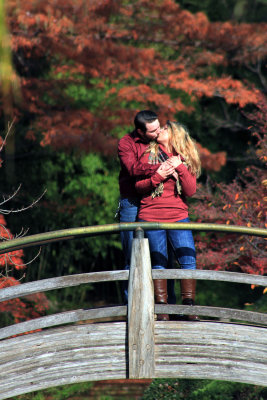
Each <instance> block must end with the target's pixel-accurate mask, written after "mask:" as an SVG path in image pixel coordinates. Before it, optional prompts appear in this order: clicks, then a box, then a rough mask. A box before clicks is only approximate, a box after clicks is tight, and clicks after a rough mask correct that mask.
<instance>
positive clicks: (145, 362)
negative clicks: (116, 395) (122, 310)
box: [128, 239, 155, 378]
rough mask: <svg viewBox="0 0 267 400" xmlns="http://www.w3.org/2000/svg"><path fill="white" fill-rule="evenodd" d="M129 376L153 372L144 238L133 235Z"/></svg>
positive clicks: (151, 310)
mask: <svg viewBox="0 0 267 400" xmlns="http://www.w3.org/2000/svg"><path fill="white" fill-rule="evenodd" d="M128 343H129V377H130V378H152V377H153V376H154V368H155V359H154V289H153V281H152V275H151V261H150V253H149V246H148V239H134V240H133V244H132V257H131V267H130V275H129V285H128Z"/></svg>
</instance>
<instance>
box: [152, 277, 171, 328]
mask: <svg viewBox="0 0 267 400" xmlns="http://www.w3.org/2000/svg"><path fill="white" fill-rule="evenodd" d="M154 295H155V303H156V304H168V303H167V300H168V294H167V280H166V279H154ZM157 321H169V315H168V314H158V315H157Z"/></svg>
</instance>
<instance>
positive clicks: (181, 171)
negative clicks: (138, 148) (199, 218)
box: [135, 148, 196, 222]
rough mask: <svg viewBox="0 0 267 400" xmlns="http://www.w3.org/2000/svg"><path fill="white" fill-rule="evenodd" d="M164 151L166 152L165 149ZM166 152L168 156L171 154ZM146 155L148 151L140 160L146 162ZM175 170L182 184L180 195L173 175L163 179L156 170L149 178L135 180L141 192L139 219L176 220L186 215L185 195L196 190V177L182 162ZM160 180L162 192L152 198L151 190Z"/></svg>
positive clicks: (189, 194) (152, 220) (149, 220)
mask: <svg viewBox="0 0 267 400" xmlns="http://www.w3.org/2000/svg"><path fill="white" fill-rule="evenodd" d="M163 149H164V148H163ZM164 152H165V153H166V149H164ZM167 154H168V156H169V157H171V156H172V155H173V154H170V153H167ZM148 157H149V153H147V154H145V155H144V156H143V157H142V158H141V161H142V162H144V163H147V162H148ZM158 166H159V164H158ZM176 171H177V173H178V176H179V181H180V184H181V186H182V194H181V195H178V194H177V190H176V180H175V179H174V178H173V177H170V178H168V179H166V180H164V179H163V178H162V177H161V175H159V174H158V173H157V172H155V173H154V174H153V175H152V176H151V177H149V178H144V179H140V180H138V181H137V182H136V184H135V187H136V190H137V191H138V192H139V193H140V194H142V200H141V204H140V209H139V214H138V217H139V218H140V219H143V220H144V221H148V222H176V221H180V220H181V219H184V218H187V217H188V206H187V204H186V197H187V196H193V194H194V193H195V192H196V177H195V176H194V175H192V174H191V173H190V172H189V171H188V169H187V167H186V166H185V165H184V164H180V165H179V166H178V167H177V168H176ZM160 182H163V184H164V189H163V193H162V194H161V196H157V197H154V198H153V199H152V196H151V192H152V190H153V189H154V188H155V187H156V186H158V184H159V183H160Z"/></svg>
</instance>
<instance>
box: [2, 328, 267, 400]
mask: <svg viewBox="0 0 267 400" xmlns="http://www.w3.org/2000/svg"><path fill="white" fill-rule="evenodd" d="M266 332H267V331H266V328H263V327H252V326H244V325H235V324H224V323H218V322H185V321H176V322H175V321H170V322H163V321H162V322H155V376H156V377H158V378H166V377H172V378H192V379H218V380H228V381H235V382H243V383H252V384H255V385H262V386H267V382H266V376H267V334H266ZM126 343H127V330H126V322H113V323H100V324H83V325H68V326H64V327H57V328H51V329H48V330H44V331H41V332H36V333H32V334H29V335H24V336H19V337H14V338H10V339H5V340H3V341H2V342H1V346H0V371H1V373H0V399H6V398H10V397H13V396H18V395H20V394H23V393H27V392H31V391H35V390H40V389H45V388H48V387H53V386H57V385H62V384H69V383H76V382H84V381H94V380H99V379H103V380H104V379H125V378H126V375H127V364H126V363H127V361H126V360H127V353H126V348H127V346H126ZM18 382H19V384H18Z"/></svg>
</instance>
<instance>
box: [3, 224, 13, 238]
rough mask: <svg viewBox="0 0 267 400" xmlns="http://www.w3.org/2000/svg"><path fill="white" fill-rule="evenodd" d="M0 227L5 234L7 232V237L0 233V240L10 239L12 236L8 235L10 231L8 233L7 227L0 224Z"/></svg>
mask: <svg viewBox="0 0 267 400" xmlns="http://www.w3.org/2000/svg"><path fill="white" fill-rule="evenodd" d="M0 227H1V228H3V230H4V231H5V232H6V234H7V236H8V237H4V236H2V235H1V234H0V240H1V239H2V240H11V239H12V236H11V235H10V233H9V231H8V229H7V228H6V227H5V225H3V224H0Z"/></svg>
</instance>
